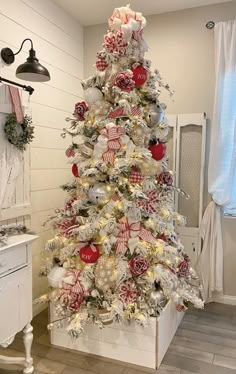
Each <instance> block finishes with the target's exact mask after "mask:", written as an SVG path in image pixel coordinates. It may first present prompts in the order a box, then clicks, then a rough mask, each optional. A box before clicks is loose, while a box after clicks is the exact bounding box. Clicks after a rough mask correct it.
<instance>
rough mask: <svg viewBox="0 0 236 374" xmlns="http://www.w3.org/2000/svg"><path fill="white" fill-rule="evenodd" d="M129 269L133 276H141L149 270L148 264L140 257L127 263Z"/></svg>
mask: <svg viewBox="0 0 236 374" xmlns="http://www.w3.org/2000/svg"><path fill="white" fill-rule="evenodd" d="M129 268H130V271H131V273H132V274H133V275H142V274H144V273H146V271H147V269H148V268H149V263H148V262H147V261H146V260H145V258H144V257H142V256H136V257H134V258H132V259H131V260H130V262H129Z"/></svg>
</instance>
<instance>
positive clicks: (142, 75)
mask: <svg viewBox="0 0 236 374" xmlns="http://www.w3.org/2000/svg"><path fill="white" fill-rule="evenodd" d="M131 70H132V72H133V77H132V79H133V81H134V82H135V86H136V87H139V86H142V85H143V84H144V83H145V82H146V80H147V70H146V69H145V68H144V67H143V66H137V67H135V68H132V69H131Z"/></svg>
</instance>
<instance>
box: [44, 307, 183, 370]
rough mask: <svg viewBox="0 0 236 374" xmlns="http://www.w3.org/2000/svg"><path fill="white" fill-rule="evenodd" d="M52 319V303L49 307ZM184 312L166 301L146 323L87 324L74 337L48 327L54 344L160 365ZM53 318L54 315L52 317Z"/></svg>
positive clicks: (144, 364)
mask: <svg viewBox="0 0 236 374" xmlns="http://www.w3.org/2000/svg"><path fill="white" fill-rule="evenodd" d="M50 314H51V321H53V319H54V318H53V307H52V306H51V308H50ZM183 316H184V313H179V312H177V311H176V308H175V305H174V304H173V303H172V302H170V301H169V302H168V304H167V305H166V306H165V308H164V309H163V311H162V314H161V315H160V316H159V317H158V318H151V319H150V322H149V324H148V326H147V327H146V328H143V327H141V326H137V325H134V324H133V325H129V326H126V325H124V324H123V325H122V324H118V323H113V324H111V325H107V326H106V327H105V328H104V329H102V330H100V329H99V328H98V327H97V326H94V325H92V324H88V325H86V326H85V329H84V332H83V333H82V334H81V335H80V337H79V338H78V339H76V340H74V339H72V338H71V337H70V336H69V335H68V334H67V333H66V331H65V330H64V329H61V328H57V329H53V330H52V331H51V343H52V344H53V345H56V346H59V347H64V348H69V349H73V350H76V351H80V352H86V353H90V354H94V355H98V356H102V357H106V358H111V359H114V360H119V361H123V362H127V363H130V364H135V365H140V366H145V367H147V368H152V369H157V368H159V366H160V364H161V362H162V360H163V357H164V355H165V353H166V351H167V349H168V347H169V345H170V343H171V340H172V339H173V336H174V335H175V332H176V330H177V328H178V326H179V324H180V322H181V320H182V318H183ZM55 319H56V318H55Z"/></svg>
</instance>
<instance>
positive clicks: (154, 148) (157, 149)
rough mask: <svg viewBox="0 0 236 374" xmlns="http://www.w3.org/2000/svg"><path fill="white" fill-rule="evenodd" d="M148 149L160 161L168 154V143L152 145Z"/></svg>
mask: <svg viewBox="0 0 236 374" xmlns="http://www.w3.org/2000/svg"><path fill="white" fill-rule="evenodd" d="M148 149H149V151H151V154H152V158H154V160H156V161H160V160H161V159H162V158H163V157H164V156H165V154H166V145H165V144H163V143H159V144H154V145H151V146H150V147H149V148H148Z"/></svg>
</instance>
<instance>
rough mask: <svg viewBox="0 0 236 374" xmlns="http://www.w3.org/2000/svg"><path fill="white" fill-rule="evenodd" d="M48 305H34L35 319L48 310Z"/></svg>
mask: <svg viewBox="0 0 236 374" xmlns="http://www.w3.org/2000/svg"><path fill="white" fill-rule="evenodd" d="M47 307H48V304H47V303H43V304H35V305H34V304H33V317H36V316H37V315H38V314H39V313H41V312H42V311H43V310H45V309H47Z"/></svg>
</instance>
